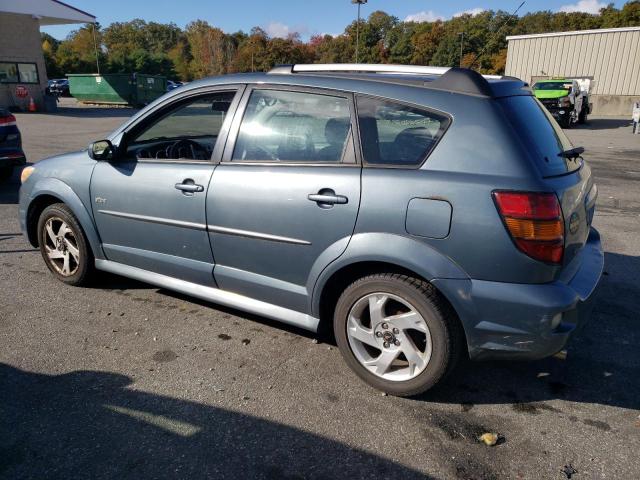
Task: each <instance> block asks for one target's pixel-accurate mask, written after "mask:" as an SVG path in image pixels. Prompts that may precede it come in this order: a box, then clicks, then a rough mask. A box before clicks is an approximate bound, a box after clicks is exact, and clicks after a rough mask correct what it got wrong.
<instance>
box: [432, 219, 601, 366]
mask: <svg viewBox="0 0 640 480" xmlns="http://www.w3.org/2000/svg"><path fill="white" fill-rule="evenodd" d="M574 261H577V262H578V263H577V264H579V265H580V266H579V267H578V268H577V269H576V271H575V274H573V275H572V276H571V278H561V279H559V280H556V281H554V282H551V283H546V284H513V283H500V282H489V281H484V280H448V279H438V280H434V281H433V283H434V285H435V286H436V287H437V288H439V289H440V290H441V291H442V292H443V293H444V294H445V295H446V296H447V298H448V299H449V301H450V302H451V303H452V304H453V307H454V308H455V309H456V312H457V313H458V315H459V317H460V319H461V320H462V323H463V325H464V329H465V334H466V337H467V343H468V346H469V356H470V357H471V358H472V359H476V360H481V359H494V358H509V359H527V360H533V359H539V358H544V357H548V356H550V355H553V354H554V353H556V352H558V351H560V350H562V349H563V348H564V346H565V345H566V343H567V341H568V340H569V338H570V337H571V335H572V334H573V333H575V332H576V331H577V330H578V329H579V327H582V326H584V324H585V323H586V322H587V321H588V320H589V318H590V316H591V311H592V309H593V304H594V300H595V298H596V293H597V286H598V284H599V282H600V277H601V275H602V269H603V265H604V255H603V252H602V245H601V243H600V235H599V234H598V232H597V230H595V229H593V228H592V229H591V231H590V233H589V238H588V240H587V243H586V244H585V246H584V247H583V248H582V250H581V252H580V253H579V258H577V259H576V260H574Z"/></svg>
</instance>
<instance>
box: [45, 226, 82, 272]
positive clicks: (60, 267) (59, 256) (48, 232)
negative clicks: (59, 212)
mask: <svg viewBox="0 0 640 480" xmlns="http://www.w3.org/2000/svg"><path fill="white" fill-rule="evenodd" d="M43 233H44V234H43V238H44V242H45V245H44V250H45V253H46V255H47V258H48V260H49V263H50V264H51V265H52V266H53V268H55V270H56V271H57V272H58V273H59V274H60V275H62V276H64V277H70V276H72V275H73V274H75V273H76V272H77V271H78V267H79V265H80V250H79V248H78V241H77V239H76V236H75V234H74V232H73V230H72V229H71V228H70V227H69V225H68V224H67V222H65V221H64V220H62V219H61V218H60V217H51V218H49V219H47V221H46V222H45V224H44V232H43Z"/></svg>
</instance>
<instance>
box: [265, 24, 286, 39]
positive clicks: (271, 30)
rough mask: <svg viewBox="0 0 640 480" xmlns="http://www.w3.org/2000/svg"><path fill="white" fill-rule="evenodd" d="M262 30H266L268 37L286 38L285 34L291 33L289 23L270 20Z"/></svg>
mask: <svg viewBox="0 0 640 480" xmlns="http://www.w3.org/2000/svg"><path fill="white" fill-rule="evenodd" d="M264 31H265V32H267V35H269V36H270V37H279V38H287V36H288V35H289V34H290V33H291V29H290V28H289V25H285V24H284V23H280V22H271V23H270V24H269V25H267V26H266V27H265V28H264Z"/></svg>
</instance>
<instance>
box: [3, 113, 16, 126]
mask: <svg viewBox="0 0 640 480" xmlns="http://www.w3.org/2000/svg"><path fill="white" fill-rule="evenodd" d="M15 124H16V117H14V116H13V115H11V114H9V115H5V116H2V117H0V127H10V126H11V125H15Z"/></svg>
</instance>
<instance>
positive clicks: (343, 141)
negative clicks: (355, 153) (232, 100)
mask: <svg viewBox="0 0 640 480" xmlns="http://www.w3.org/2000/svg"><path fill="white" fill-rule="evenodd" d="M349 103H350V102H349V100H348V99H347V98H344V97H338V96H332V95H324V94H316V93H308V92H294V91H281V90H258V89H256V90H254V91H253V92H251V97H250V98H249V102H248V104H247V108H246V111H245V114H244V118H243V119H242V124H241V125H240V131H239V133H238V139H237V141H236V144H235V147H234V150H233V158H232V160H233V161H249V162H251V161H259V162H265V161H267V162H292V163H339V162H341V161H342V159H343V157H344V156H345V151H346V150H347V149H348V148H347V145H348V141H349V139H350V138H351V118H350V109H349Z"/></svg>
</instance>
